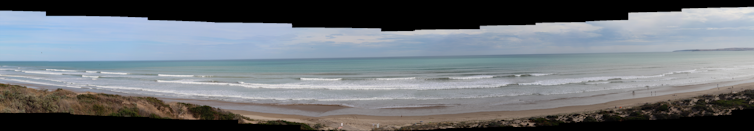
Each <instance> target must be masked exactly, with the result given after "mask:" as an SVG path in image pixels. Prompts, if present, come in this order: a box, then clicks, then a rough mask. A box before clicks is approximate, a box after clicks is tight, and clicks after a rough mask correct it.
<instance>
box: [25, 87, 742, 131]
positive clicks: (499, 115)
mask: <svg viewBox="0 0 754 131" xmlns="http://www.w3.org/2000/svg"><path fill="white" fill-rule="evenodd" d="M10 84H15V85H24V86H33V87H37V88H40V89H49V90H54V89H57V88H58V87H51V86H45V85H35V84H24V83H10ZM715 84H717V83H710V84H702V85H690V86H676V87H670V88H664V89H652V90H636V91H635V94H637V95H638V94H649V93H650V91H655V92H658V93H657V94H664V95H655V96H648V97H642V98H630V99H624V100H617V101H610V102H606V103H601V104H593V105H577V106H565V107H557V108H549V109H533V110H522V111H491V112H475V113H460V114H443V115H427V116H369V115H358V114H354V115H330V116H322V117H310V116H302V115H288V114H274V113H262V112H253V111H244V110H229V109H224V110H228V111H231V112H234V113H237V114H241V115H244V116H247V117H250V118H251V119H257V120H286V121H293V122H301V123H307V124H311V125H314V124H316V123H322V124H325V125H327V126H329V127H335V128H337V127H339V126H340V124H341V123H343V125H344V126H343V129H346V130H369V129H371V128H372V124H376V123H380V127H388V126H406V125H411V124H413V123H419V121H423V122H424V123H426V122H452V121H472V120H496V119H498V120H499V119H507V120H509V119H515V118H528V117H538V116H545V115H555V114H566V113H581V112H585V111H589V112H591V111H597V110H601V109H614V108H615V107H616V106H617V107H622V108H630V107H633V106H639V105H641V104H644V103H654V102H660V101H668V100H674V99H685V98H690V97H696V96H700V95H704V94H723V93H731V92H738V91H741V90H744V89H754V83H743V84H738V85H734V86H725V87H720V88H719V89H718V88H713V89H708V90H701V91H693V92H686V93H676V94H666V93H663V92H670V91H673V90H674V89H681V88H686V89H688V88H693V87H696V88H698V87H703V86H706V87H709V86H714V85H715ZM731 87H733V88H731ZM63 89H66V90H71V91H74V92H77V93H85V92H83V91H82V89H71V88H63ZM103 92H105V91H103ZM106 93H108V92H106ZM108 94H118V95H123V96H140V95H133V94H123V93H108ZM625 94H628V95H633V94H634V93H632V92H631V91H629V92H626V93H625ZM152 97H155V96H152ZM156 98H160V99H162V100H163V101H165V102H168V103H169V102H185V103H193V104H200V105H209V106H213V107H216V106H223V105H229V106H230V105H255V106H270V107H276V108H285V109H295V110H302V111H311V112H328V111H333V110H339V109H345V108H350V107H344V106H330V105H274V104H250V103H234V102H224V101H214V100H192V99H173V98H161V97H156ZM434 108H444V107H423V108H413V109H411V108H407V109H411V110H426V109H434ZM401 110H406V109H401Z"/></svg>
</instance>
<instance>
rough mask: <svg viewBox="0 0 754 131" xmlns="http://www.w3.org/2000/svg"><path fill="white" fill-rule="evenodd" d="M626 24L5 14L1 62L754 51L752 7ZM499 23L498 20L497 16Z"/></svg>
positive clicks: (0, 15)
mask: <svg viewBox="0 0 754 131" xmlns="http://www.w3.org/2000/svg"><path fill="white" fill-rule="evenodd" d="M627 15H628V20H609V21H588V22H562V23H537V24H535V25H499V26H481V27H480V29H455V30H452V29H446V30H417V31H408V32H383V31H380V29H378V28H374V29H368V28H367V29H365V28H298V27H297V28H292V26H291V24H285V23H214V22H192V21H165V20H148V19H147V18H145V17H103V16H46V15H45V12H31V11H0V61H130V60H213V59H286V58H344V57H400V56H451V55H504V54H560V53H611V52H670V51H674V50H683V49H715V48H729V47H754V37H752V36H754V8H700V9H683V10H682V11H680V12H678V11H676V12H646V13H629V14H627ZM491 17H493V16H491Z"/></svg>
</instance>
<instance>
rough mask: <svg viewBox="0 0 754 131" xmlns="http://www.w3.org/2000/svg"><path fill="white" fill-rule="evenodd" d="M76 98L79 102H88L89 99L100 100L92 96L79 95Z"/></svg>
mask: <svg viewBox="0 0 754 131" xmlns="http://www.w3.org/2000/svg"><path fill="white" fill-rule="evenodd" d="M76 98H78V99H79V100H87V99H91V100H97V99H98V98H97V96H94V95H92V94H81V95H77V96H76Z"/></svg>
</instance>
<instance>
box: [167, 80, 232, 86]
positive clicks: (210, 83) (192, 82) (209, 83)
mask: <svg viewBox="0 0 754 131" xmlns="http://www.w3.org/2000/svg"><path fill="white" fill-rule="evenodd" d="M157 82H163V83H180V84H201V85H230V83H214V82H194V81H166V80H157Z"/></svg>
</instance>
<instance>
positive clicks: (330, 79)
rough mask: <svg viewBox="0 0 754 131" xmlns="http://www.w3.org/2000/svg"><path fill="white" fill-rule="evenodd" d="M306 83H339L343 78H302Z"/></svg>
mask: <svg viewBox="0 0 754 131" xmlns="http://www.w3.org/2000/svg"><path fill="white" fill-rule="evenodd" d="M300 79H301V80H305V81H339V80H342V79H343V78H300Z"/></svg>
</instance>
